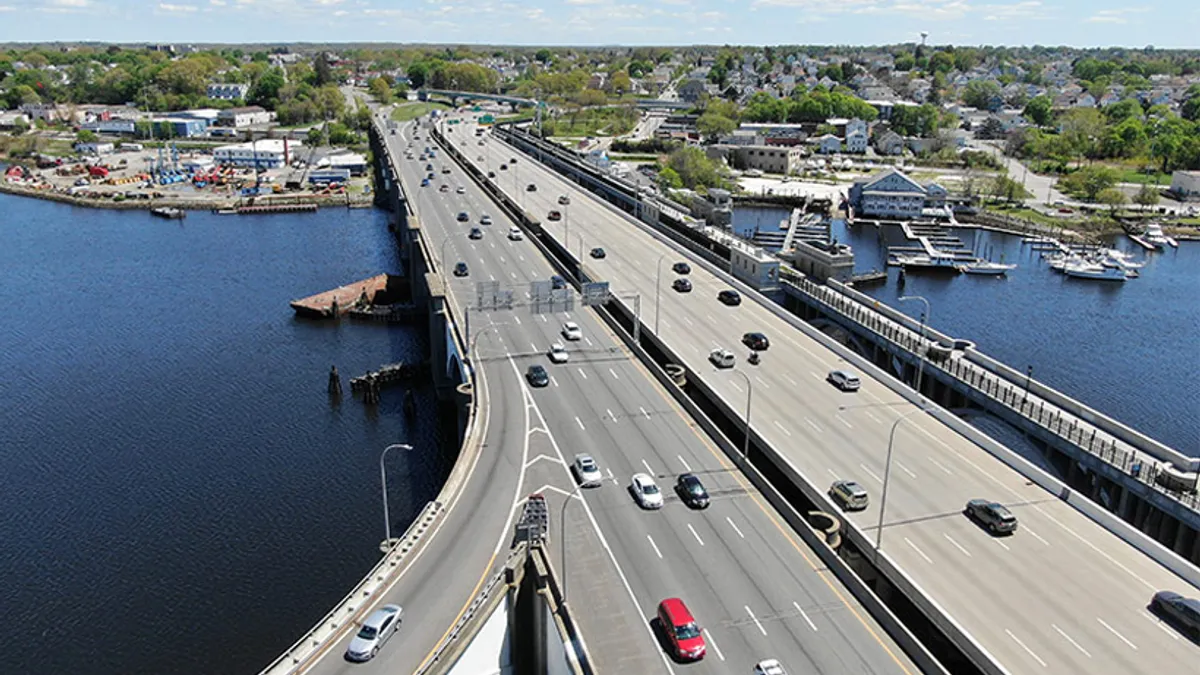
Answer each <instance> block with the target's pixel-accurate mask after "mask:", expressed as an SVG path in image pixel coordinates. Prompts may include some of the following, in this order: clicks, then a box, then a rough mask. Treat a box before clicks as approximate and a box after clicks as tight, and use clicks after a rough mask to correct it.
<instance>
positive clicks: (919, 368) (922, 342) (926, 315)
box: [900, 295, 929, 398]
mask: <svg viewBox="0 0 1200 675" xmlns="http://www.w3.org/2000/svg"><path fill="white" fill-rule="evenodd" d="M900 299H901V300H920V301H921V302H923V303H925V313H924V314H922V315H921V335H920V338H919V339H918V342H919V343H920V349H921V363H920V365H918V366H917V387H916V389H917V397H918V398H919V397H920V396H921V377H922V376H923V375H924V374H925V352H926V351H927V350H926V349H925V323H926V322H927V321H929V301H928V300H926V299H925V298H924V297H922V296H920V295H902V296H900Z"/></svg>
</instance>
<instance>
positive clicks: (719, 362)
mask: <svg viewBox="0 0 1200 675" xmlns="http://www.w3.org/2000/svg"><path fill="white" fill-rule="evenodd" d="M708 360H709V361H712V364H713V365H714V366H716V367H718V368H732V367H733V364H734V363H735V362H736V361H737V359H736V358H734V356H733V352H731V351H729V350H728V349H723V348H721V347H717V348H716V349H714V350H712V351H711V352H709V353H708Z"/></svg>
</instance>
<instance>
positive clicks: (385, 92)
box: [367, 75, 392, 105]
mask: <svg viewBox="0 0 1200 675" xmlns="http://www.w3.org/2000/svg"><path fill="white" fill-rule="evenodd" d="M367 91H368V92H370V94H371V97H372V98H374V99H375V100H376V101H378V102H379V104H380V105H387V104H389V103H391V102H392V85H390V84H388V80H387V78H386V77H384V76H382V75H380V76H379V77H377V78H375V79H373V80H371V83H370V84H369V85H368V86H367Z"/></svg>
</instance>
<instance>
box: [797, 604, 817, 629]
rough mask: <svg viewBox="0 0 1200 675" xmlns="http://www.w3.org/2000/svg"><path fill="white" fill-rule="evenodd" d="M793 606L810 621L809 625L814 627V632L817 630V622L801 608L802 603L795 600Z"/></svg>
mask: <svg viewBox="0 0 1200 675" xmlns="http://www.w3.org/2000/svg"><path fill="white" fill-rule="evenodd" d="M792 607H795V608H796V611H797V612H800V616H802V617H804V620H805V621H807V622H808V627H809V628H811V629H813V632H814V633H815V632H817V624H815V623H813V620H812V619H810V618H808V615H807V614H805V613H804V610H803V609H800V603H798V602H796V601H795V600H793V601H792Z"/></svg>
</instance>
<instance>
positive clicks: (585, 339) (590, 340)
mask: <svg viewBox="0 0 1200 675" xmlns="http://www.w3.org/2000/svg"><path fill="white" fill-rule="evenodd" d="M583 341H584V342H586V343H588V346H589V347H591V346H592V338H589V337H585V338H583Z"/></svg>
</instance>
